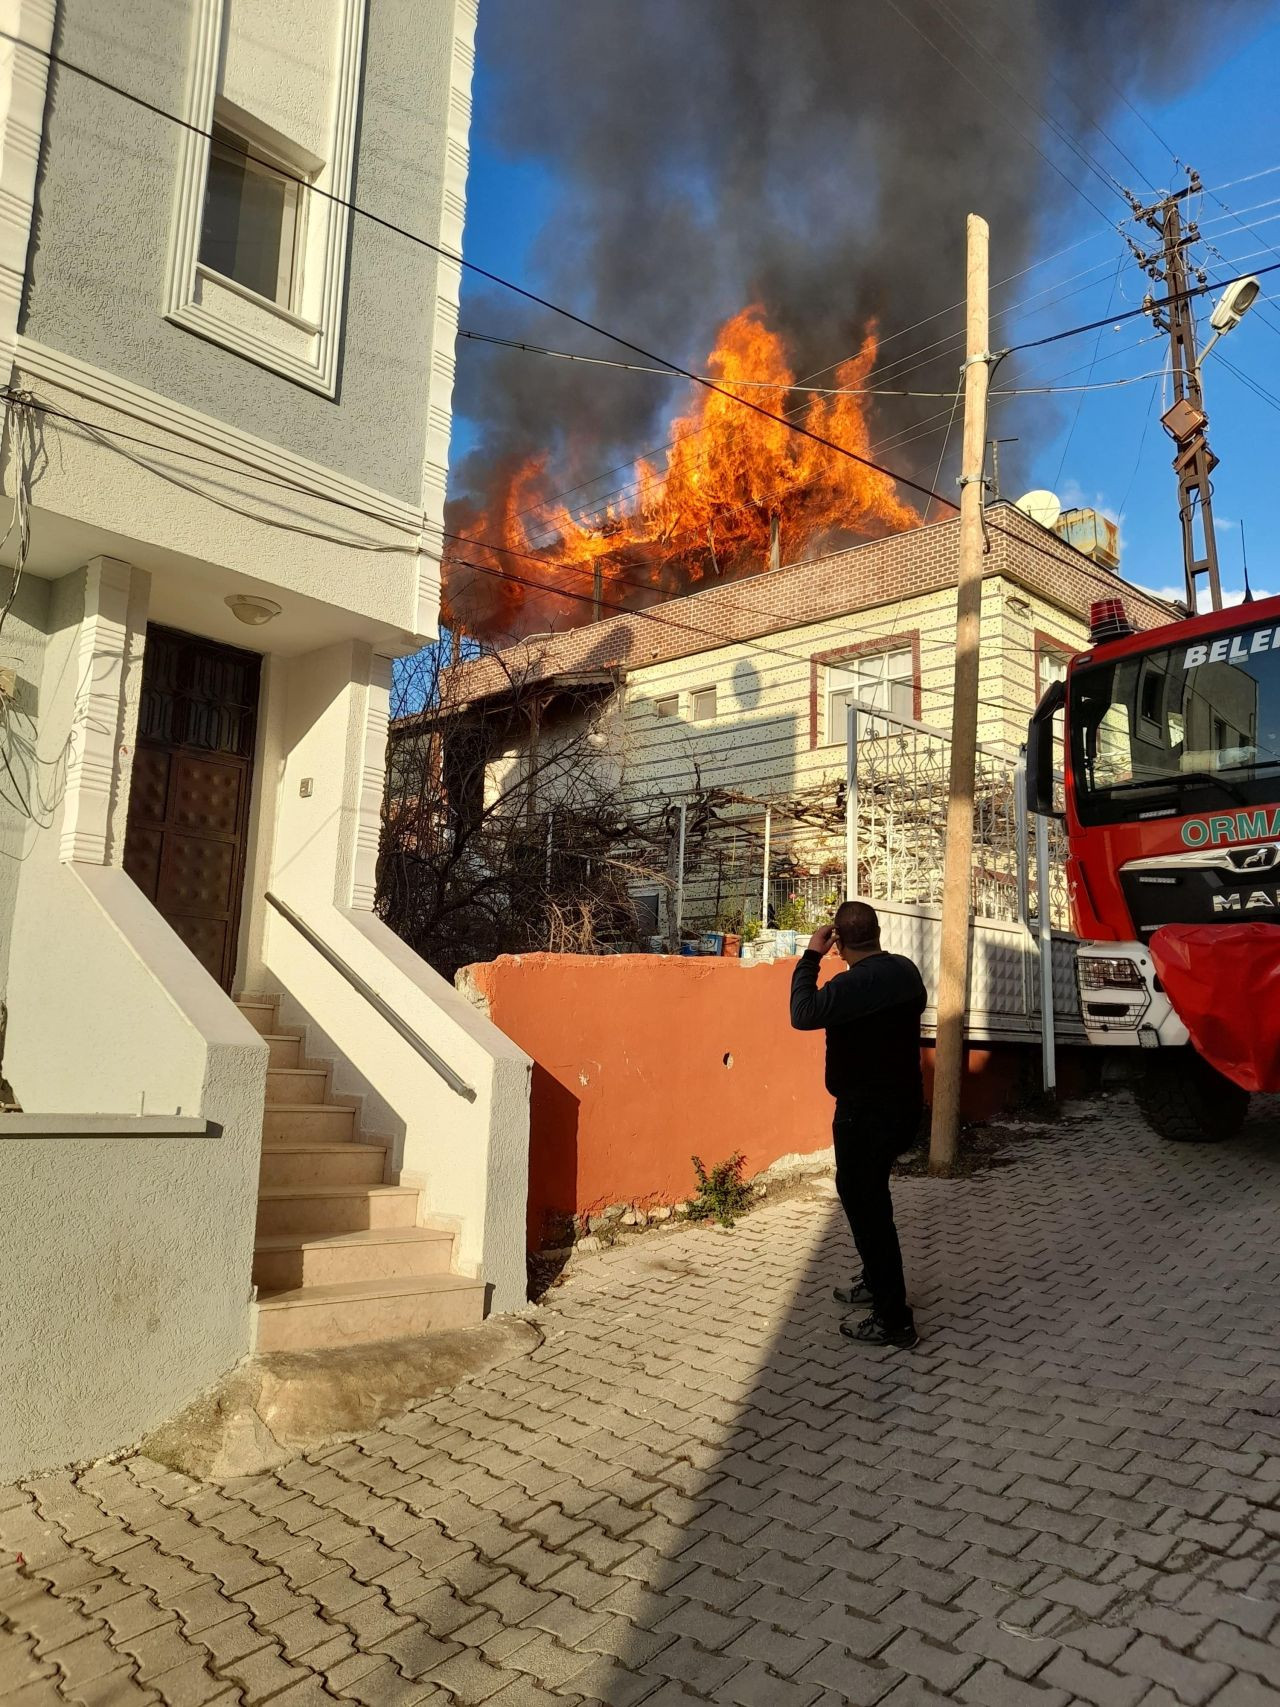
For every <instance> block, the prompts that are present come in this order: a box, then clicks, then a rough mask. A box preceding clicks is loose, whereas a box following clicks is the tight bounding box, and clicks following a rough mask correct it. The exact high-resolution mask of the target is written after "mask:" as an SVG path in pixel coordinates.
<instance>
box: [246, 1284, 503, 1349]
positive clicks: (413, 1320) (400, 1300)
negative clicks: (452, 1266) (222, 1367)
mask: <svg viewBox="0 0 1280 1707" xmlns="http://www.w3.org/2000/svg"><path fill="white" fill-rule="evenodd" d="M484 1302H485V1286H484V1282H483V1281H481V1280H467V1279H465V1278H464V1277H462V1276H460V1275H456V1274H429V1275H414V1276H411V1277H407V1278H402V1279H398V1280H397V1279H384V1280H357V1281H346V1282H343V1283H340V1284H337V1285H332V1286H302V1287H297V1288H295V1289H293V1290H292V1291H289V1292H273V1293H268V1294H267V1295H266V1296H265V1297H260V1298H259V1300H258V1351H259V1353H260V1354H261V1353H268V1352H273V1351H308V1350H313V1349H315V1348H317V1347H320V1346H331V1345H353V1344H363V1343H367V1342H368V1341H370V1340H389V1339H403V1338H406V1337H407V1336H409V1335H411V1334H414V1335H416V1334H428V1333H432V1332H436V1331H438V1330H440V1329H441V1328H465V1327H471V1326H474V1325H475V1324H476V1323H478V1322H480V1321H482V1320H483V1318H484Z"/></svg>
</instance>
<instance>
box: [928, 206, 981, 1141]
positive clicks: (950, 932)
mask: <svg viewBox="0 0 1280 1707" xmlns="http://www.w3.org/2000/svg"><path fill="white" fill-rule="evenodd" d="M987 237H988V232H987V222H986V220H985V219H981V218H979V216H978V215H977V214H976V213H971V214H970V215H969V225H968V254H969V263H968V271H967V290H968V308H969V313H968V327H967V335H966V339H965V364H964V451H963V455H962V458H961V468H960V573H959V578H958V581H957V585H956V665H955V687H954V695H955V697H954V699H953V701H952V706H951V783H950V788H949V791H948V795H947V845H946V855H945V858H946V864H945V867H944V871H943V886H942V956H941V966H940V970H939V977H938V1040H937V1047H936V1049H935V1052H934V1062H933V1129H932V1132H931V1135H930V1140H929V1171H930V1172H931V1173H935V1174H936V1173H946V1172H947V1171H948V1170H949V1169H950V1167H951V1166H952V1164H953V1163H954V1161H955V1154H956V1136H957V1133H958V1132H959V1128H960V1085H961V1080H962V1078H963V1076H964V1014H965V1007H966V1004H967V1001H968V993H969V920H970V914H971V910H972V909H971V900H970V896H971V882H972V878H971V871H972V866H973V784H974V773H975V770H976V767H977V752H978V646H979V641H980V638H981V627H982V556H983V547H984V545H985V538H984V534H983V527H982V510H983V502H984V498H985V495H986V488H985V485H984V482H983V464H984V462H985V459H986V450H987V384H988V380H989V379H990V373H991V365H990V364H991V352H990V350H989V349H988V347H987V339H988V332H987V313H988V309H987V281H988V277H989V274H988V268H987Z"/></svg>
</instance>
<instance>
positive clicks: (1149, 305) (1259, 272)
mask: <svg viewBox="0 0 1280 1707" xmlns="http://www.w3.org/2000/svg"><path fill="white" fill-rule="evenodd" d="M1275 272H1280V261H1277V262H1275V264H1274V265H1273V266H1270V267H1258V268H1257V269H1256V271H1255V272H1254V273H1253V274H1252V277H1254V278H1261V277H1262V276H1263V275H1264V274H1266V273H1275ZM1240 277H1244V275H1243V274H1238V275H1237V278H1240ZM1236 282H1237V281H1236V279H1211V280H1210V281H1209V283H1208V284H1202V285H1193V286H1191V287H1190V288H1189V289H1187V290H1182V291H1174V292H1172V293H1171V294H1170V295H1169V296H1162V297H1156V298H1153V299H1152V300H1151V301H1150V302H1145V303H1143V305H1142V307H1141V308H1128V309H1126V310H1125V311H1124V313H1123V314H1108V315H1106V316H1105V317H1104V318H1103V319H1101V320H1090V321H1087V322H1086V323H1085V324H1084V325H1083V326H1069V327H1067V329H1066V330H1065V331H1062V332H1051V333H1049V335H1048V336H1047V337H1044V338H1029V339H1028V340H1027V342H1026V343H1024V344H1010V346H1009V348H1008V349H1007V350H1005V351H1003V352H1002V353H1003V354H1004V355H1007V356H1012V355H1016V354H1017V353H1018V352H1019V351H1021V350H1039V349H1043V347H1044V346H1045V345H1046V344H1057V343H1060V342H1061V340H1062V339H1063V338H1078V337H1079V336H1080V335H1081V333H1083V332H1096V331H1097V329H1098V327H1099V326H1120V325H1122V324H1123V323H1124V322H1125V321H1126V320H1136V319H1137V318H1138V317H1139V316H1140V315H1144V314H1146V315H1149V314H1151V313H1152V312H1153V311H1155V310H1156V309H1160V308H1169V307H1171V306H1172V304H1174V303H1175V302H1189V301H1191V300H1192V298H1194V297H1197V296H1207V295H1208V294H1209V292H1210V291H1214V290H1222V289H1223V288H1224V287H1225V286H1226V285H1229V284H1235V283H1236Z"/></svg>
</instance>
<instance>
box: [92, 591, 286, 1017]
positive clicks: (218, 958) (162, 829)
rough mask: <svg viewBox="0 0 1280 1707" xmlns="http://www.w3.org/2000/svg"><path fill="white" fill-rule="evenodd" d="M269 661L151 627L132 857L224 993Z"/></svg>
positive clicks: (132, 798)
mask: <svg viewBox="0 0 1280 1707" xmlns="http://www.w3.org/2000/svg"><path fill="white" fill-rule="evenodd" d="M261 664H262V660H261V659H260V658H259V656H258V654H257V653H256V652H242V651H240V650H239V649H238V648H236V647H234V646H219V645H217V644H216V643H215V642H213V641H211V640H200V639H197V638H196V636H195V635H192V634H180V633H178V632H177V631H176V630H174V629H171V628H158V627H156V626H154V625H152V626H151V627H149V628H148V629H147V646H146V651H145V653H144V654H143V661H142V701H141V705H140V707H139V713H138V742H137V750H136V751H135V753H134V758H133V781H132V784H131V787H130V792H129V816H128V823H127V828H126V833H125V844H124V866H125V870H126V871H127V872H128V873H129V875H130V877H132V879H133V880H134V882H135V883H136V884H137V885H138V887H139V888H140V889H141V890H142V892H143V894H144V895H146V897H147V898H148V900H150V901H151V902H152V903H153V905H154V906H155V908H156V910H157V911H158V912H159V913H160V914H161V915H162V916H163V918H164V919H165V920H166V921H167V922H168V923H169V924H170V925H171V926H172V927H173V929H174V930H175V931H176V932H177V934H178V935H179V936H180V937H181V938H182V940H183V942H185V943H186V945H187V947H188V948H189V949H190V950H191V952H192V953H193V954H194V955H195V957H196V959H197V960H198V961H199V962H200V964H201V965H202V966H204V967H205V968H206V969H207V970H208V971H209V972H210V973H211V974H212V976H213V977H215V978H216V979H217V980H218V982H219V984H221V985H222V988H223V989H224V990H228V991H229V990H230V989H231V981H232V979H233V978H234V976H235V967H236V938H237V936H238V934H239V929H240V908H241V901H242V898H243V889H244V865H245V849H246V845H247V842H248V833H249V796H250V788H251V784H252V780H253V745H254V736H255V732H256V728H257V718H258V685H259V678H260V674H261Z"/></svg>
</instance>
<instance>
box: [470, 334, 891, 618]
mask: <svg viewBox="0 0 1280 1707" xmlns="http://www.w3.org/2000/svg"><path fill="white" fill-rule="evenodd" d="M876 350H877V342H876V337H875V333H874V331H873V330H868V331H867V333H866V335H865V336H864V338H863V341H862V346H861V348H860V349H859V350H858V352H857V354H856V355H854V356H851V357H850V358H849V360H848V361H845V362H842V363H841V364H840V366H839V367H838V368H837V369H836V370H835V378H834V385H833V390H834V391H836V392H838V393H839V394H838V395H832V396H820V395H817V394H813V395H810V396H809V397H808V399H807V401H805V402H804V403H803V404H802V405H801V407H800V408H799V409H798V410H797V409H796V408H795V407H794V405H792V406H791V409H790V413H791V417H792V418H793V419H795V420H797V421H799V422H800V423H801V424H803V425H804V426H805V427H807V428H808V429H809V431H810V432H812V433H816V434H818V435H819V436H820V437H822V438H824V439H829V440H830V441H831V442H832V443H834V444H837V445H841V446H843V447H845V448H846V449H848V450H851V451H855V452H856V453H857V454H858V455H860V456H867V455H868V454H869V448H870V433H869V430H868V423H867V411H866V409H865V407H864V401H865V400H864V398H863V397H861V396H858V395H855V393H857V392H858V391H859V390H860V389H862V388H863V387H865V386H866V384H867V381H868V377H869V375H870V373H871V371H872V369H873V367H874V366H875V359H876ZM709 371H710V373H711V376H712V377H713V378H714V379H715V380H716V382H717V383H718V384H720V385H723V386H724V387H725V388H726V390H728V391H730V392H732V393H733V396H732V397H731V396H724V395H721V394H718V393H716V392H706V391H704V392H701V393H700V394H699V396H698V398H697V401H696V405H695V407H694V408H693V409H692V410H691V411H690V413H689V414H687V415H684V416H681V417H679V418H677V419H676V420H675V421H674V422H673V424H672V427H671V429H670V440H671V443H670V446H669V450H668V456H667V467H666V472H665V474H663V473H662V472H660V471H659V469H658V468H657V467H656V466H655V465H654V464H653V463H651V462H648V461H645V460H643V459H642V460H640V461H638V462H637V463H636V468H635V479H634V482H633V485H632V488H630V489H629V490H630V496H629V499H628V501H627V503H626V504H625V505H617V506H614V507H610V508H607V509H605V511H604V512H603V513H600V512H599V511H597V512H596V513H595V514H594V515H592V516H591V517H589V518H588V517H584V516H582V515H575V514H574V513H573V512H572V511H570V510H569V509H568V508H567V507H566V506H565V505H564V504H563V503H562V502H560V501H558V500H557V499H555V498H550V497H547V498H544V497H542V496H541V494H542V493H544V492H545V491H546V487H547V484H548V475H547V466H546V462H545V459H544V458H540V457H533V458H530V459H529V460H528V461H527V462H525V463H524V464H523V465H522V466H520V467H519V468H517V469H516V470H515V471H514V472H513V473H512V474H511V475H510V476H509V477H508V479H507V480H506V482H505V483H504V485H503V488H502V490H501V491H500V493H499V495H498V498H497V500H496V501H495V502H494V503H493V505H492V506H491V508H490V509H489V511H488V512H487V513H485V514H483V515H482V516H480V517H477V518H475V519H474V520H473V521H472V522H471V524H470V525H468V526H466V527H465V529H463V530H460V531H465V532H466V533H467V534H468V535H469V536H470V539H471V540H482V541H486V542H489V543H490V544H491V545H492V546H493V547H495V548H497V547H501V548H503V549H489V550H486V549H482V548H481V547H480V546H479V545H476V544H472V543H458V544H455V545H453V546H452V547H451V548H450V551H449V553H448V555H447V557H446V563H445V569H446V576H447V580H446V587H447V599H446V604H447V607H448V612H447V614H448V616H449V617H450V618H452V619H453V620H455V621H460V622H461V623H462V624H463V625H464V626H467V627H469V628H471V629H473V630H474V629H475V628H477V627H480V628H488V627H492V628H493V629H495V630H497V629H501V630H504V631H506V632H518V631H520V630H521V629H527V628H529V627H530V626H531V624H532V622H533V618H534V611H533V610H530V609H529V606H530V604H531V602H532V603H533V604H534V606H535V608H536V610H537V611H538V613H539V614H540V615H541V617H542V619H543V621H544V622H545V624H546V626H551V625H552V623H554V626H555V627H557V628H564V627H571V626H574V625H575V624H576V623H579V622H584V621H587V620H589V619H590V616H591V605H590V597H591V592H592V584H593V578H594V575H595V572H596V569H597V566H598V568H599V571H600V574H601V577H602V581H603V589H604V590H603V600H604V605H605V610H606V614H608V612H609V610H610V608H611V607H616V606H618V605H622V604H630V605H643V604H647V603H650V602H652V601H651V600H649V599H646V598H644V597H643V593H642V594H641V595H640V596H639V597H637V594H636V587H637V585H639V586H640V587H641V588H645V589H647V588H652V589H654V590H655V591H656V590H658V589H665V590H669V591H676V590H678V591H688V590H689V589H690V588H691V587H693V586H696V584H697V583H698V582H700V581H702V580H704V579H705V578H707V577H708V576H715V575H721V576H736V575H742V574H747V573H752V572H754V571H755V570H758V569H763V568H765V567H766V566H767V564H768V561H769V555H770V545H771V534H772V530H773V529H774V528H775V527H776V528H777V529H778V533H779V545H780V552H781V561H782V562H784V563H786V562H789V561H793V560H794V559H795V558H796V557H797V556H798V555H799V554H800V553H801V552H802V551H803V550H804V548H805V547H806V546H808V545H810V544H811V543H813V542H815V541H817V540H819V539H820V538H821V537H822V536H824V535H836V534H854V535H860V536H862V537H869V538H874V537H878V536H880V535H882V534H886V533H896V532H900V531H901V530H902V529H904V528H909V527H914V526H916V525H918V523H919V522H920V519H921V518H920V516H919V514H918V513H917V512H916V511H915V510H914V509H912V508H911V506H910V505H908V504H905V503H904V502H903V501H902V500H901V499H900V498H899V497H898V495H897V490H896V487H895V485H894V482H893V480H892V479H891V478H890V477H889V476H888V475H885V474H881V473H879V472H878V471H877V470H875V469H873V468H867V467H864V466H863V465H862V464H861V463H858V462H854V461H852V460H851V459H850V458H849V457H847V456H842V455H841V454H840V453H839V452H837V451H834V450H830V449H828V448H827V447H826V446H825V445H821V444H817V443H815V442H814V440H812V439H807V438H804V437H803V436H802V435H800V434H798V433H793V432H791V431H790V430H789V429H788V428H787V427H786V426H785V425H784V424H783V423H782V422H781V421H774V420H769V419H768V418H766V417H765V416H763V415H758V414H755V413H754V412H753V411H751V410H748V409H744V408H742V407H741V406H740V404H738V403H737V402H735V401H734V397H741V398H744V399H747V400H749V401H750V402H752V403H757V404H759V405H760V407H761V408H763V409H766V410H768V411H769V412H770V413H771V414H774V415H780V414H782V413H784V412H787V411H788V399H789V397H790V395H791V393H792V390H793V387H794V385H795V373H794V371H793V370H792V367H791V364H790V362H789V361H788V359H787V354H786V350H785V349H784V346H783V343H782V339H781V337H780V336H779V335H778V333H776V332H774V331H771V330H770V328H769V327H768V326H767V325H766V323H765V319H764V313H763V310H762V309H760V308H759V307H750V308H744V309H743V310H741V312H740V313H738V314H735V315H734V316H733V317H732V319H730V320H728V321H727V322H726V323H725V324H724V326H722V327H721V329H720V333H719V336H718V337H717V339H716V346H715V348H714V349H713V350H712V352H711V355H710V358H709ZM748 380H749V381H761V380H763V381H766V382H767V383H765V384H763V385H761V384H750V385H747V384H744V383H743V382H744V381H748ZM524 554H527V556H526V555H524ZM467 563H471V564H484V565H485V566H486V567H487V568H489V569H490V570H500V571H502V572H503V573H504V574H506V575H516V576H521V577H523V578H525V579H526V580H533V581H539V582H543V581H545V582H546V583H547V585H548V586H554V587H560V588H563V589H564V591H565V592H566V593H570V592H571V593H573V594H574V595H576V596H575V597H574V598H572V599H571V598H563V599H561V598H559V597H555V596H553V597H552V598H551V599H550V601H549V604H548V602H546V601H545V595H542V594H540V593H539V592H537V591H534V590H533V589H531V588H529V587H527V586H521V585H520V584H518V583H515V582H511V581H508V582H507V583H506V584H505V585H503V586H502V587H501V594H500V596H499V597H496V598H495V597H493V596H492V595H490V596H488V597H485V598H483V599H476V600H473V599H472V597H471V596H470V595H469V594H468V593H464V592H463V591H462V589H463V587H464V585H467V584H468V583H469V584H470V585H471V586H472V587H474V588H475V591H476V592H478V591H479V588H478V587H475V580H474V577H473V576H470V575H464V574H463V573H462V571H464V570H465V567H466V565H467ZM487 591H488V589H486V592H487ZM473 602H474V603H475V604H477V605H479V606H482V607H484V609H485V611H486V613H488V612H492V615H491V616H490V615H488V614H486V616H485V618H484V619H483V620H481V621H480V622H479V623H477V622H476V621H475V620H474V616H475V613H474V612H472V611H471V610H469V609H468V607H469V606H470V605H472V604H473ZM469 619H470V620H469Z"/></svg>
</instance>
